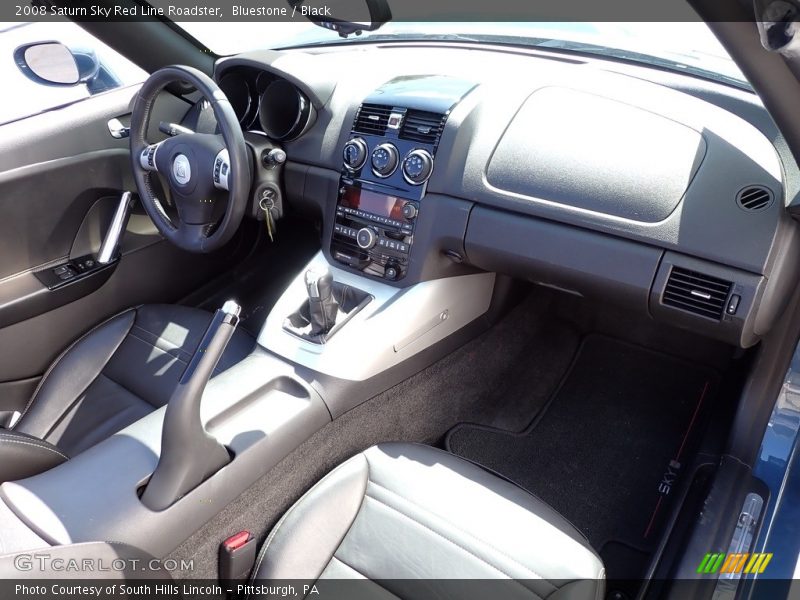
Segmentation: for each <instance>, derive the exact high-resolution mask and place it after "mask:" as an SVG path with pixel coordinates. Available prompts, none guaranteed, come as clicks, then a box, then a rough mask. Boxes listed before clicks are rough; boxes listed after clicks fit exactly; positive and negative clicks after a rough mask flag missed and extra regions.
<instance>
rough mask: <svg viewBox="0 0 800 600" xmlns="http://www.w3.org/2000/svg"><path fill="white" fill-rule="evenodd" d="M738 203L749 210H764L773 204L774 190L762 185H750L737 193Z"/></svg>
mask: <svg viewBox="0 0 800 600" xmlns="http://www.w3.org/2000/svg"><path fill="white" fill-rule="evenodd" d="M736 204H738V205H739V207H740V208H743V209H744V210H746V211H749V212H757V211H760V210H764V209H766V208H769V207H770V205H771V204H772V192H771V191H769V190H768V189H767V188H765V187H762V186H760V185H750V186H747V187H746V188H743V189H742V190H740V191H739V193H738V194H736Z"/></svg>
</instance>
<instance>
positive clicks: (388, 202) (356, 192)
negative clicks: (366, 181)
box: [339, 185, 406, 221]
mask: <svg viewBox="0 0 800 600" xmlns="http://www.w3.org/2000/svg"><path fill="white" fill-rule="evenodd" d="M339 202H340V204H341V205H342V206H346V207H347V208H352V209H356V210H363V211H364V212H368V213H372V214H374V215H378V216H379V217H386V218H387V219H394V220H395V221H402V220H403V205H404V204H405V203H406V201H405V200H403V199H402V198H398V197H397V196H389V195H388V194H376V193H375V192H370V191H368V190H364V189H361V188H357V187H353V186H349V185H348V186H345V188H344V193H343V194H342V197H341V199H340V200H339Z"/></svg>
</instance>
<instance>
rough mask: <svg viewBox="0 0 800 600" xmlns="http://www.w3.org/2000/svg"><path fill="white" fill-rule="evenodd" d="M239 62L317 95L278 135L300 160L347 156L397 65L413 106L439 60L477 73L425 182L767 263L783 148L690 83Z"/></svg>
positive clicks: (254, 58) (399, 60)
mask: <svg viewBox="0 0 800 600" xmlns="http://www.w3.org/2000/svg"><path fill="white" fill-rule="evenodd" d="M248 67H249V68H255V69H259V70H263V71H266V72H268V73H270V74H272V75H275V76H278V77H281V78H284V79H286V80H287V81H289V82H291V83H292V84H294V85H295V86H297V88H298V89H299V90H300V91H301V92H302V93H303V94H304V95H305V96H306V97H307V98H308V99H309V100H310V102H311V103H312V104H313V105H314V107H315V109H316V117H315V120H314V123H313V125H311V126H310V127H309V128H308V130H307V131H306V132H305V133H303V135H301V136H300V137H299V138H298V139H296V140H294V141H290V142H287V143H286V144H285V148H286V151H287V154H288V157H289V160H290V161H294V162H297V163H302V164H306V165H313V166H317V167H322V168H325V169H330V170H332V171H337V172H338V171H340V170H341V168H342V149H343V147H344V145H345V143H346V142H347V140H348V139H349V137H350V132H351V128H352V125H353V121H354V118H355V116H356V113H357V111H358V108H359V107H360V105H361V104H362V102H375V92H376V90H379V89H380V88H381V87H382V86H385V85H386V84H387V82H390V81H393V80H394V81H399V82H402V94H401V95H400V96H399V97H400V98H410V99H409V100H408V104H409V106H412V105H414V104H415V101H414V100H412V99H411V98H414V97H415V90H416V98H417V100H416V102H419V101H420V98H423V97H424V96H425V94H426V93H430V92H426V85H424V84H425V82H427V83H430V82H431V81H435V80H436V78H441V77H444V76H446V77H447V79H441V81H442V82H445V81H451V82H453V81H462V82H469V83H470V85H474V88H471V89H469V91H468V93H465V94H462V95H463V98H462V99H461V101H460V102H458V103H457V104H455V106H454V107H453V108H452V110H451V111H450V113H449V115H448V118H447V121H446V124H445V127H444V131H443V133H442V136H441V140H440V143H439V149H438V153H437V156H436V168H435V170H434V173H433V176H432V177H431V179H430V181H429V182H428V193H435V194H443V195H448V196H452V197H456V198H461V199H465V200H469V201H472V202H475V203H477V204H481V205H485V206H490V207H495V208H499V209H503V210H507V211H513V212H515V213H520V214H525V215H530V216H536V217H540V218H545V219H548V220H553V221H558V222H561V223H566V224H570V225H574V226H579V227H582V228H586V229H590V230H595V231H602V232H605V233H610V234H613V235H615V236H619V237H624V238H627V239H632V240H636V241H639V242H642V243H645V244H649V245H652V246H656V247H660V248H664V249H670V250H675V251H679V252H682V253H685V254H688V255H692V256H695V257H699V258H704V259H706V260H711V261H715V262H717V263H720V264H725V265H728V266H732V267H736V268H739V269H742V270H746V271H750V272H753V273H757V274H764V273H766V272H767V270H768V267H769V264H770V262H771V261H772V260H773V259H774V253H775V251H776V242H777V241H779V238H780V231H781V227H780V225H781V223H782V222H784V220H785V219H788V217H787V216H786V214H785V211H784V210H783V208H784V194H783V184H782V169H781V163H780V161H779V158H778V155H777V153H776V150H775V148H774V146H773V145H772V143H771V142H770V141H769V140H768V139H767V137H765V135H764V134H763V133H762V132H761V131H759V129H757V128H756V127H755V126H754V125H752V124H751V123H749V122H747V121H745V120H744V119H742V118H741V117H739V116H737V115H735V114H733V113H731V112H729V111H727V110H725V109H723V108H721V107H719V106H717V105H715V104H711V103H710V102H707V101H704V100H701V99H699V98H697V97H695V96H692V95H689V94H687V93H684V92H682V91H678V90H675V89H671V88H670V87H668V86H667V85H659V84H656V83H652V82H650V81H646V80H644V79H642V78H639V77H634V76H631V75H627V74H623V73H619V72H615V71H614V64H613V63H609V62H608V61H604V60H597V59H590V58H583V57H579V56H575V57H572V56H569V55H563V54H549V53H546V52H539V51H523V50H518V51H517V50H513V49H511V50H509V49H506V50H504V51H499V50H496V49H481V48H478V47H473V46H458V45H436V44H427V45H426V44H416V45H408V44H380V45H376V44H363V45H361V44H359V45H353V46H349V47H346V48H331V49H328V50H325V51H315V52H314V53H309V52H300V51H286V52H277V51H256V52H251V53H246V54H242V55H239V56H234V57H228V58H224V59H221V60H220V61H219V62H218V63H217V67H216V77H217V79H219V78H221V77H222V76H225V75H227V74H230V73H231V72H235V70H236V69H242V68H248ZM415 84H419V85H418V86H417V85H415ZM464 87H465V88H466V87H467V86H466V85H464ZM722 93H723V95H724V93H725V92H724V91H723V92H722ZM731 93H734V92H731ZM735 93H738V94H741V93H742V92H740V91H738V90H737V91H736V92H735ZM391 104H394V102H392V103H391ZM749 186H761V187H763V188H766V189H767V190H768V191H769V192H770V193H771V194H772V196H773V198H774V201H772V202H771V203H770V204H769V205H768V206H767V207H766V208H764V209H763V210H758V211H748V210H744V209H743V208H742V207H741V206H740V205H738V204H737V200H736V199H737V195H738V194H739V193H740V192H741V191H742V190H743V189H745V188H748V187H749Z"/></svg>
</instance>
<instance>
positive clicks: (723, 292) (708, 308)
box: [662, 267, 731, 321]
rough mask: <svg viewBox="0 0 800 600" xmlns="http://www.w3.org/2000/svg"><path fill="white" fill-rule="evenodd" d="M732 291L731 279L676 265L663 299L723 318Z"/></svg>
mask: <svg viewBox="0 0 800 600" xmlns="http://www.w3.org/2000/svg"><path fill="white" fill-rule="evenodd" d="M730 291H731V282H730V281H725V280H723V279H717V278H716V277H711V276H710V275H705V274H703V273H698V272H697V271H690V270H689V269H682V268H681V267H672V271H671V272H670V274H669V279H668V280H667V285H666V287H665V288H664V295H663V297H662V302H663V303H664V304H666V305H667V306H672V307H674V308H679V309H681V310H685V311H688V312H691V313H694V314H696V315H701V316H703V317H709V318H711V319H716V320H718V321H719V320H720V319H721V318H722V313H723V312H724V310H725V303H726V302H727V300H728V293H729V292H730Z"/></svg>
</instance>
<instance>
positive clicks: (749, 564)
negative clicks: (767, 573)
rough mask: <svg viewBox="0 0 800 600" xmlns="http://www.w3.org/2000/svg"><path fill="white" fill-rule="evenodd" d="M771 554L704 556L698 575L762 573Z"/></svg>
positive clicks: (770, 558)
mask: <svg viewBox="0 0 800 600" xmlns="http://www.w3.org/2000/svg"><path fill="white" fill-rule="evenodd" d="M771 560H772V553H771V552H770V553H769V554H767V553H764V552H754V553H753V554H749V553H742V554H711V553H709V554H706V555H705V556H704V557H703V560H702V561H701V562H700V566H699V567H697V572H698V573H706V574H714V573H751V574H755V573H763V572H764V569H766V568H767V565H768V564H769V561H771Z"/></svg>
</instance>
